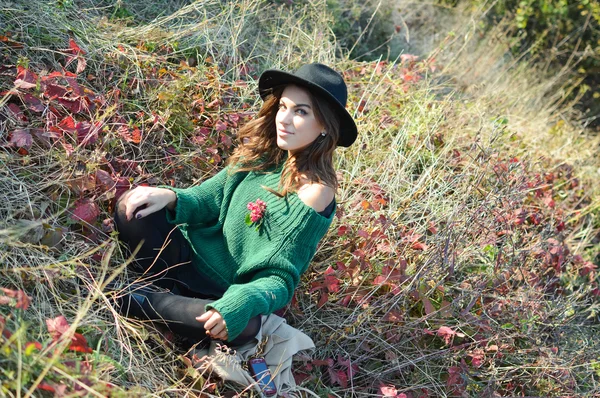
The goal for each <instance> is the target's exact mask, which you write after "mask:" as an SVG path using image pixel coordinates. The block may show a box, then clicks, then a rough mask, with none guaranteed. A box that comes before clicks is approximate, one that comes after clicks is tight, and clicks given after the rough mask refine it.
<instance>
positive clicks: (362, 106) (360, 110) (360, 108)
mask: <svg viewBox="0 0 600 398" xmlns="http://www.w3.org/2000/svg"><path fill="white" fill-rule="evenodd" d="M366 105H367V101H366V100H364V99H362V100H360V103H359V104H358V111H359V112H361V113H362V112H363V111H364V110H365V106H366Z"/></svg>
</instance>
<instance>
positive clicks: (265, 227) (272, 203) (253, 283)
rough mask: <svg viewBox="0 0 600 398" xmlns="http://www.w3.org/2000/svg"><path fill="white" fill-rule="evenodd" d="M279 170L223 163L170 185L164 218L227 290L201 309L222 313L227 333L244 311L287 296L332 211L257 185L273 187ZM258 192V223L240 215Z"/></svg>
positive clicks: (268, 306)
mask: <svg viewBox="0 0 600 398" xmlns="http://www.w3.org/2000/svg"><path fill="white" fill-rule="evenodd" d="M281 171H282V167H281V166H280V167H278V168H277V169H276V170H275V171H273V172H272V173H268V174H264V173H262V174H259V173H256V172H236V173H231V172H230V168H229V167H226V168H225V169H223V170H221V171H220V172H219V173H218V174H217V175H215V176H214V177H212V178H210V179H208V180H206V181H205V182H203V183H202V184H201V185H199V186H195V187H191V188H186V189H178V188H169V189H172V190H173V191H174V192H175V193H176V194H177V204H176V207H175V209H174V210H173V211H168V212H167V220H168V221H169V222H170V223H172V224H177V225H179V228H180V229H181V231H182V232H183V235H184V236H185V237H186V239H187V240H188V241H189V242H190V246H191V247H192V251H193V259H192V263H193V264H194V265H195V266H196V267H197V268H198V269H199V271H200V273H201V274H202V275H205V276H206V277H207V278H208V279H209V280H210V281H212V282H214V283H215V284H217V285H218V286H220V287H222V288H223V290H224V291H225V293H224V295H223V297H222V298H220V299H218V300H216V301H214V302H213V303H211V304H209V305H207V306H206V309H207V310H209V309H211V308H214V309H215V310H217V311H219V313H221V315H222V316H223V319H224V320H225V323H226V325H227V332H228V335H229V337H228V339H229V340H232V339H234V338H236V337H237V336H238V335H239V334H240V333H241V332H242V330H244V328H245V327H246V325H247V324H248V321H249V320H250V318H252V317H254V316H256V315H259V314H265V315H267V314H270V313H272V312H273V311H276V310H278V309H280V308H282V307H283V306H285V305H286V304H287V303H288V302H289V301H290V300H291V299H292V296H293V294H294V289H295V288H296V286H297V285H298V282H299V279H300V275H301V274H302V273H303V272H304V271H306V269H307V267H308V265H309V263H310V260H311V259H312V257H313V256H314V254H315V252H316V249H317V244H318V243H319V241H320V240H321V238H322V237H323V236H324V235H325V233H326V232H327V229H328V228H329V226H330V225H331V221H332V220H333V216H334V214H335V210H334V212H333V213H332V214H331V215H330V216H329V217H328V218H326V217H323V216H322V215H320V214H319V213H317V212H316V211H315V210H314V209H313V208H312V207H310V206H308V205H306V204H305V203H304V202H302V200H301V199H300V198H298V195H297V194H295V193H292V194H288V195H287V197H285V198H280V197H278V196H277V195H275V194H273V193H271V192H269V191H267V190H266V189H265V188H263V186H266V187H269V188H272V189H274V190H277V188H278V185H279V180H280V178H281ZM257 199H261V200H262V201H264V202H265V203H266V204H267V207H266V211H265V213H264V216H263V218H262V224H261V226H260V228H259V230H258V231H257V230H256V227H255V226H254V225H253V226H248V225H247V224H246V223H245V218H246V214H248V213H249V212H250V211H249V210H248V208H247V205H248V203H249V202H256V200H257Z"/></svg>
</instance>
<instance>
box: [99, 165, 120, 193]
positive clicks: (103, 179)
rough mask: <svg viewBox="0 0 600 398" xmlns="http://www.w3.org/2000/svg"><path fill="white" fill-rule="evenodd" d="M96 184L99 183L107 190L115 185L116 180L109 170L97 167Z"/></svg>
mask: <svg viewBox="0 0 600 398" xmlns="http://www.w3.org/2000/svg"><path fill="white" fill-rule="evenodd" d="M96 185H100V186H102V189H103V190H105V191H108V190H110V189H112V188H114V187H115V185H116V182H115V180H113V178H112V177H111V176H110V173H109V172H107V171H104V170H101V169H98V170H96Z"/></svg>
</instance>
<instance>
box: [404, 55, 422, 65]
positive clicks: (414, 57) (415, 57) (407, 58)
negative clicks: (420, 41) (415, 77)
mask: <svg viewBox="0 0 600 398" xmlns="http://www.w3.org/2000/svg"><path fill="white" fill-rule="evenodd" d="M418 59H419V56H418V55H411V54H402V55H401V56H400V62H402V63H404V62H413V61H416V60H418Z"/></svg>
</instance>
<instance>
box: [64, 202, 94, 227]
mask: <svg viewBox="0 0 600 398" xmlns="http://www.w3.org/2000/svg"><path fill="white" fill-rule="evenodd" d="M99 215H100V209H99V208H98V205H97V204H96V203H94V202H92V201H91V200H90V199H80V200H78V201H76V202H75V210H73V215H72V216H71V218H72V219H73V220H75V221H81V222H85V223H88V224H92V223H94V221H96V218H98V216H99Z"/></svg>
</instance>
